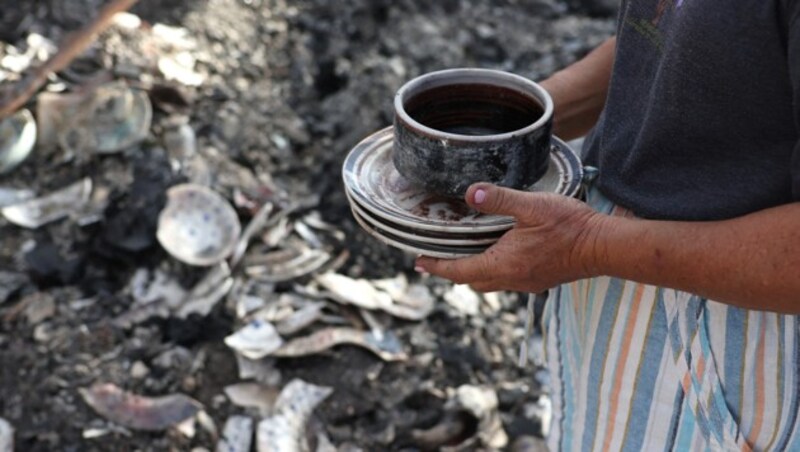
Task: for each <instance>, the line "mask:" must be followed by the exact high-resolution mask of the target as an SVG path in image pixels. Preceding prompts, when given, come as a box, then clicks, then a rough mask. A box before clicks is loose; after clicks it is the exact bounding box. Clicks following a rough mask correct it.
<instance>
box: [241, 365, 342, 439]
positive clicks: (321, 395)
mask: <svg viewBox="0 0 800 452" xmlns="http://www.w3.org/2000/svg"><path fill="white" fill-rule="evenodd" d="M332 392H333V388H329V387H325V386H317V385H314V384H311V383H306V382H305V381H303V380H300V379H294V380H292V381H291V382H289V384H287V385H286V386H285V387H284V388H283V390H282V391H281V394H280V395H279V396H278V400H277V401H276V402H275V414H274V415H273V416H271V417H268V418H266V419H264V420H263V421H261V422H260V423H259V424H258V431H257V436H258V439H257V446H258V449H257V450H258V452H274V451H281V452H300V451H305V450H308V444H307V441H306V424H307V423H308V420H309V419H310V418H311V414H312V413H313V412H314V409H315V408H316V407H317V405H319V404H320V403H322V401H323V400H325V399H326V398H328V396H330V395H331V393H332Z"/></svg>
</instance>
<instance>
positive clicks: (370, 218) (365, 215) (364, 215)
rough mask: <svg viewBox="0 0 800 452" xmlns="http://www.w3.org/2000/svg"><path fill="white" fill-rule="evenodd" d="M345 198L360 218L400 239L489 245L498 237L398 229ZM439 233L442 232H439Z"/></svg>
mask: <svg viewBox="0 0 800 452" xmlns="http://www.w3.org/2000/svg"><path fill="white" fill-rule="evenodd" d="M347 199H348V200H349V201H350V208H351V209H353V211H354V212H356V213H357V214H358V215H359V217H361V219H362V220H364V221H366V222H367V223H369V224H370V225H371V226H374V227H376V228H379V229H382V230H384V231H386V232H388V233H390V234H392V235H394V236H397V237H398V238H401V239H406V240H409V241H414V242H419V243H430V244H433V245H443V246H481V245H491V244H492V243H494V242H496V241H497V240H498V239H499V238H500V235H499V234H495V235H494V236H493V237H481V236H478V238H444V237H431V236H428V235H425V234H424V231H422V232H420V233H415V232H414V231H410V230H405V231H404V230H402V229H399V228H398V227H397V226H395V225H392V224H391V223H389V222H388V221H386V220H381V219H379V218H378V217H376V216H374V215H372V214H370V213H369V212H367V211H365V210H364V208H363V207H361V205H359V204H358V202H357V201H355V200H353V199H352V198H350V195H348V196H347ZM439 234H442V233H441V232H440V233H439Z"/></svg>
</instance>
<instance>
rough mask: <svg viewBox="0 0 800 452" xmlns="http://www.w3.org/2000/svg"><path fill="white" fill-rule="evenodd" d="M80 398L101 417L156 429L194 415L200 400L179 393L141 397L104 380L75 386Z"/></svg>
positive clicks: (145, 428) (125, 424) (129, 425)
mask: <svg viewBox="0 0 800 452" xmlns="http://www.w3.org/2000/svg"><path fill="white" fill-rule="evenodd" d="M78 391H79V392H80V394H81V396H82V397H83V400H84V401H85V402H86V404H87V405H89V406H90V407H92V409H93V410H94V411H96V412H97V414H99V415H101V416H103V417H104V418H106V419H108V420H110V421H112V422H114V423H117V424H119V425H122V426H124V427H128V428H132V429H136V430H150V431H160V430H166V429H167V428H169V427H172V426H174V425H177V424H180V423H181V422H183V421H186V420H187V419H189V418H192V417H194V416H195V415H196V414H197V413H198V412H199V411H200V410H201V409H202V405H201V404H200V402H198V401H196V400H194V399H192V398H191V397H189V396H186V395H183V394H172V395H167V396H162V397H144V396H140V395H136V394H132V393H130V392H127V391H123V390H122V389H120V388H119V387H118V386H116V385H114V384H111V383H105V384H95V385H94V386H92V387H91V388H88V389H87V388H80V389H78Z"/></svg>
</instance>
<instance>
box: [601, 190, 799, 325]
mask: <svg viewBox="0 0 800 452" xmlns="http://www.w3.org/2000/svg"><path fill="white" fill-rule="evenodd" d="M601 221H602V223H601V224H602V225H603V226H601V227H600V228H598V229H597V230H598V231H599V232H598V234H597V235H596V236H594V237H589V238H587V239H588V240H589V241H590V243H591V249H592V259H594V263H595V268H594V269H593V272H594V273H596V274H603V275H609V276H615V277H619V278H625V279H630V280H634V281H639V282H643V283H648V284H654V285H659V286H665V287H672V288H675V289H681V290H685V291H688V292H691V293H696V294H698V295H701V296H703V297H707V298H710V299H713V300H716V301H721V302H725V303H728V304H732V305H735V306H740V307H744V308H750V309H759V310H767V311H777V312H782V313H793V314H798V313H800V203H793V204H788V205H785V206H781V207H775V208H771V209H767V210H763V211H760V212H757V213H753V214H750V215H747V216H744V217H740V218H737V219H733V220H727V221H716V222H675V221H650V220H637V219H629V218H620V217H604V218H603V219H602V220H601Z"/></svg>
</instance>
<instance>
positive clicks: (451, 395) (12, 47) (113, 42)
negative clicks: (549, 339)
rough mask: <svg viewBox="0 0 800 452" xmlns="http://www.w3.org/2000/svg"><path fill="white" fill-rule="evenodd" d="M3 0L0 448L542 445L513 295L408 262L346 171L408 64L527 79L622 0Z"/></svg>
mask: <svg viewBox="0 0 800 452" xmlns="http://www.w3.org/2000/svg"><path fill="white" fill-rule="evenodd" d="M1 3H4V5H2V6H0V92H2V93H4V95H3V97H2V100H0V108H3V107H4V106H7V105H8V103H9V100H10V99H14V98H15V96H16V98H17V99H22V103H21V105H20V106H19V108H14V109H13V111H10V112H8V113H9V114H8V116H6V117H5V118H4V119H3V120H2V122H0V363H2V365H0V452H6V451H10V450H20V451H22V450H24V451H51V450H67V451H69V450H75V451H77V450H109V451H111V450H192V451H212V450H216V451H249V450H257V451H273V450H274V451H304V450H317V451H336V450H339V451H357V450H408V451H412V450H453V451H456V450H504V449H507V450H539V449H540V448H541V447H543V446H542V442H541V440H540V438H541V437H542V436H543V435H544V434H545V432H546V430H547V428H548V424H549V422H550V401H549V398H548V396H547V391H548V387H547V386H548V381H547V374H546V373H545V372H544V371H543V370H542V367H541V366H542V343H541V338H540V337H536V336H534V337H533V339H532V340H531V341H530V343H529V344H528V345H529V347H528V351H529V354H530V358H531V360H530V363H529V365H528V366H527V367H525V368H520V367H518V366H517V355H518V353H519V346H520V343H521V341H522V340H523V336H524V328H523V321H524V297H522V296H521V294H515V293H495V294H485V295H484V294H477V293H475V292H473V291H471V290H470V289H469V288H468V287H465V286H454V285H452V284H451V283H448V282H446V281H442V280H438V279H435V278H430V277H425V276H421V275H418V274H416V273H414V272H413V270H412V269H413V256H407V255H404V254H403V253H401V252H399V251H395V250H391V249H388V248H387V247H385V246H384V245H382V244H380V243H378V242H377V241H375V240H374V239H372V238H370V237H369V236H367V235H366V234H365V233H363V232H361V230H360V229H359V227H358V226H357V225H356V224H355V222H354V221H353V219H352V218H351V216H350V213H349V209H348V207H347V201H346V199H345V194H344V191H343V189H342V185H341V178H340V169H341V163H342V160H343V159H344V157H345V155H346V153H347V151H348V150H349V149H351V148H352V147H353V146H354V145H355V144H356V143H357V142H358V141H360V139H361V138H363V137H365V136H367V135H369V134H370V133H372V132H374V131H376V130H378V129H380V128H382V127H385V126H387V125H389V124H390V123H391V99H392V96H393V94H394V92H395V91H396V90H397V88H399V87H400V86H401V85H402V84H403V83H404V82H405V81H406V80H408V79H410V78H412V77H414V76H417V75H419V74H422V73H425V72H428V71H432V70H437V69H443V68H450V67H463V66H480V67H489V68H497V69H503V70H508V71H513V72H516V73H518V74H520V75H523V76H527V77H529V78H531V79H534V80H540V79H542V78H544V77H546V76H547V75H549V74H551V73H553V72H554V71H556V70H558V69H559V68H561V67H563V66H565V65H567V64H569V63H571V62H572V61H574V60H576V59H578V58H580V57H581V56H583V55H584V54H585V53H586V52H588V51H589V50H590V49H591V48H593V47H594V46H596V45H597V44H599V43H600V42H602V40H604V39H605V38H606V37H608V36H609V35H610V34H612V33H613V31H614V21H613V17H612V16H613V9H614V5H613V2H612V4H604V3H603V2H599V1H595V2H579V1H571V2H559V1H553V0H517V1H514V0H506V1H490V0H480V1H470V2H467V1H457V0H447V1H442V2H429V1H417V0H414V1H412V0H403V1H394V2H390V1H388V0H378V1H367V0H354V1H348V2H328V1H325V0H305V1H293V2H288V1H285V0H203V1H188V0H186V1H179V0H171V1H155V0H151V1H146V0H142V1H140V2H138V3H137V2H135V1H132V0H129V1H128V2H127V3H131V4H133V3H136V4H135V5H133V7H132V8H131V9H130V10H128V11H126V12H121V13H118V14H115V15H110V16H109V17H107V18H103V17H102V16H103V11H107V10H108V8H111V7H113V6H114V5H115V4H119V3H125V2H124V1H123V0H114V1H107V2H103V1H101V0H75V1H30V2H13V3H12V2H10V1H3V2H1ZM128 6H130V5H128ZM124 9H127V8H124ZM104 19H105V22H104V23H103V24H102V25H103V27H102V32H100V33H88V34H87V33H86V32H87V30H89V31H91V30H92V28H91V27H93V26H97V25H98V24H100V23H101V22H103V21H104ZM82 33H83V34H82ZM76 36H77V37H81V36H84V37H86V36H89V37H90V40H89V41H86V42H83V43H81V40H80V39H77V38H76ZM81 45H85V47H86V48H85V49H80V50H81V51H79V52H77V53H76V52H73V53H75V55H69V54H70V50H74V49H76V48H77V47H76V46H81ZM59 58H61V59H62V60H66V61H65V62H64V64H62V65H61V66H63V67H58V68H57V69H56V70H55V71H53V72H50V71H44V72H42V71H41V68H43V67H44V68H46V67H48V64H51V63H52V62H53V61H54V60H58V59H59ZM36 76H39V77H40V79H41V80H40V81H41V82H42V83H41V87H40V88H38V89H36V90H34V92H32V93H31V94H32V95H30V96H24V94H23V93H21V91H20V89H19V87H20V86H24V83H25V82H27V81H29V80H30V79H32V78H36ZM20 96H22V97H20Z"/></svg>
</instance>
